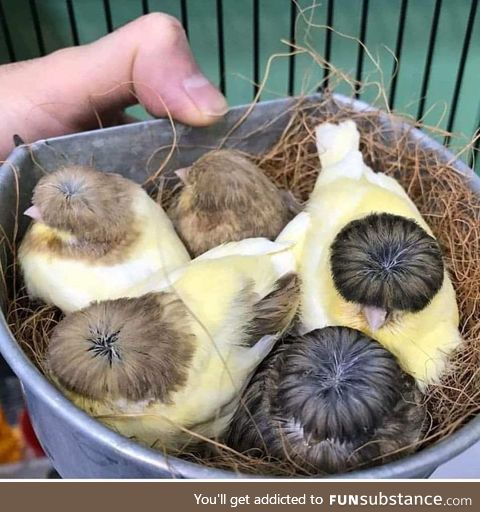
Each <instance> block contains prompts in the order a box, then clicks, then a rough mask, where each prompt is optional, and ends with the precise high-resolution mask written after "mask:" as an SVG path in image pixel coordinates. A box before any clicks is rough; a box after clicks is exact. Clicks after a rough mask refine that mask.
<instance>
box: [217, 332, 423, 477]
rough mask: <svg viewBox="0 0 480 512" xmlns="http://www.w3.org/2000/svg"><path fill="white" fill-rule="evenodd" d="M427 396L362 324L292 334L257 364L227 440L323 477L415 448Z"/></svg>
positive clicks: (251, 452) (246, 450) (247, 451)
mask: <svg viewBox="0 0 480 512" xmlns="http://www.w3.org/2000/svg"><path fill="white" fill-rule="evenodd" d="M425 419H426V411H425V408H424V406H423V403H422V394H421V393H420V391H419V390H418V389H417V387H416V384H415V380H414V379H413V378H412V377H411V376H409V375H407V374H406V373H405V372H403V371H402V369H401V368H400V366H399V364H398V362H397V361H396V359H395V357H393V355H392V354H391V353H390V352H388V351H387V350H386V349H385V348H384V347H382V345H380V344H379V343H378V342H376V341H375V340H373V339H372V338H370V337H368V336H366V335H365V334H363V333H361V332H360V331H357V330H355V329H350V328H348V327H325V328H324V329H317V330H314V331H311V332H309V333H307V334H304V335H303V336H301V335H296V334H292V335H290V336H287V337H285V339H284V340H282V343H280V344H279V345H278V346H277V347H276V348H275V349H274V351H273V352H272V353H271V354H270V355H269V356H268V358H267V359H266V360H265V361H264V362H263V363H262V365H261V366H260V367H259V368H258V370H257V371H256V373H255V375H254V376H253V378H252V380H251V382H250V384H249V385H248V387H247V388H246V390H245V392H244V394H243V397H242V402H241V405H240V407H239V408H238V410H237V412H236V414H235V416H234V417H233V419H232V422H231V424H230V429H229V431H228V434H227V435H226V438H225V442H226V444H227V445H228V446H229V447H231V448H233V449H235V450H237V451H239V452H240V453H243V454H245V455H247V456H248V455H249V456H251V457H261V458H263V459H265V458H266V459H267V460H270V461H271V462H278V461H288V462H290V463H291V464H293V465H294V467H295V469H296V471H297V472H299V471H300V472H301V473H302V472H303V473H304V474H309V475H322V474H332V473H341V472H346V471H350V470H353V469H358V468H365V467H368V466H372V465H377V464H378V465H379V464H384V463H386V462H388V461H391V460H394V459H396V458H399V457H402V456H404V455H407V454H409V453H412V452H413V451H415V449H416V448H417V447H418V444H419V441H420V440H421V439H422V435H423V432H424V427H425V425H426V422H425Z"/></svg>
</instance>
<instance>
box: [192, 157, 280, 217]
mask: <svg viewBox="0 0 480 512" xmlns="http://www.w3.org/2000/svg"><path fill="white" fill-rule="evenodd" d="M184 174H185V178H184V182H185V189H184V193H185V194H186V195H187V196H188V197H189V198H190V200H191V201H192V203H193V206H194V207H195V208H198V209H201V210H205V211H217V210H223V209H227V208H228V209H235V210H237V211H245V212H247V211H250V208H251V207H252V206H253V205H255V204H264V203H265V202H271V201H274V202H278V203H279V208H280V205H281V201H282V199H281V196H280V193H279V191H278V189H277V188H276V187H275V185H274V184H273V183H272V182H271V181H270V180H269V179H268V178H267V177H266V176H265V175H264V174H263V172H262V171H261V170H260V169H259V168H258V167H257V166H256V165H255V164H254V163H253V162H251V161H250V160H249V159H248V158H246V157H245V156H244V155H242V154H241V153H240V152H238V151H233V150H218V151H209V152H208V153H206V154H205V155H203V156H202V157H200V158H199V159H198V160H197V161H196V162H195V163H194V164H193V165H192V166H191V167H189V168H187V169H186V170H185V173H184Z"/></svg>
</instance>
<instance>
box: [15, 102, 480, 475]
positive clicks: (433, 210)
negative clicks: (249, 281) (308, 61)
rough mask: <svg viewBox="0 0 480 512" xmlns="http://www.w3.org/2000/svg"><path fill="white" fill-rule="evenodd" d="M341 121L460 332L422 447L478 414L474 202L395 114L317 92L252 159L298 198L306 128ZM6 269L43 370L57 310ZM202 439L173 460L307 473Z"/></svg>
mask: <svg viewBox="0 0 480 512" xmlns="http://www.w3.org/2000/svg"><path fill="white" fill-rule="evenodd" d="M344 119H353V120H354V121H355V122H356V123H357V125H358V127H359V130H360V132H361V150H362V153H363V156H364V159H365V161H366V163H367V165H369V166H370V167H372V168H373V169H374V170H376V171H382V172H384V173H386V174H388V175H389V176H392V177H394V178H396V179H397V180H398V181H399V182H400V183H401V185H402V186H403V187H404V188H405V190H406V191H407V192H408V194H409V196H410V197H411V199H412V200H413V201H414V202H415V204H416V205H417V207H418V209H419V210H420V212H421V214H422V215H423V217H424V218H425V220H426V221H427V223H428V224H429V225H430V226H431V228H432V230H433V232H434V234H435V236H436V237H437V239H438V241H439V243H440V245H441V247H442V249H443V254H444V258H445V263H446V266H447V268H448V271H449V273H450V276H451V278H452V281H453V285H454V287H455V290H456V294H457V301H458V305H459V310H460V315H461V321H460V331H461V334H462V336H463V338H464V340H465V343H464V344H463V345H462V346H461V349H460V350H459V351H457V352H456V353H455V354H454V355H453V356H452V360H451V367H450V370H449V372H448V374H446V375H445V377H444V379H443V381H442V383H441V384H440V385H437V386H434V387H430V388H429V389H428V390H427V393H426V395H425V405H426V408H427V411H428V419H429V422H428V423H429V424H428V426H427V429H426V431H425V435H424V438H423V440H422V441H421V442H420V443H419V444H418V446H417V447H415V448H416V449H418V450H421V449H422V448H424V447H425V446H427V445H429V444H431V443H434V442H437V441H439V440H441V439H443V438H445V437H446V436H448V435H450V434H451V433H452V432H454V431H455V430H457V429H458V428H460V427H461V426H462V425H463V424H465V423H466V422H468V421H469V419H471V418H473V417H474V416H475V415H476V414H478V413H479V412H480V386H479V382H480V380H479V379H480V364H479V363H480V262H479V258H480V222H479V221H480V218H479V216H480V198H479V197H477V196H476V195H475V194H474V193H473V192H472V191H471V189H470V188H469V185H468V179H467V178H466V177H465V176H463V175H461V174H460V173H459V172H458V170H456V169H455V167H454V166H453V164H451V163H448V162H446V161H445V159H444V158H442V156H440V155H438V154H437V153H436V152H435V151H434V150H429V149H425V148H424V147H421V145H420V143H419V142H418V139H416V138H414V137H412V136H411V134H410V133H409V132H410V129H409V128H407V127H406V126H405V124H403V123H398V120H399V119H398V117H395V116H393V115H391V114H386V113H381V112H379V111H375V110H370V109H365V110H363V111H360V112H359V111H357V110H354V109H353V108H352V107H349V106H346V105H345V104H344V103H343V102H342V103H338V102H337V101H336V100H335V98H334V97H333V96H331V95H329V94H324V95H323V96H322V99H321V100H319V101H318V103H316V104H315V106H314V108H312V104H311V103H309V102H306V101H303V100H299V101H298V102H297V103H296V104H295V105H294V107H292V109H291V118H290V122H289V123H288V125H287V127H286V128H285V130H284V132H283V134H282V136H281V137H280V139H279V140H278V142H277V143H276V144H275V145H274V146H273V147H272V148H271V149H270V150H269V151H268V152H267V153H265V154H263V155H260V156H255V157H253V156H252V159H254V160H255V162H256V163H257V164H258V165H259V166H260V168H261V169H262V170H263V171H264V172H265V174H266V175H267V176H268V177H269V178H270V179H271V180H272V181H273V182H274V183H276V185H277V186H278V187H279V188H281V189H284V190H289V191H291V192H292V193H293V195H294V196H295V197H296V198H297V199H298V200H299V201H300V202H302V203H303V202H305V201H306V200H307V199H308V197H309V194H310V192H311V191H312V189H313V186H314V184H315V180H316V177H317V174H318V172H319V159H318V154H317V151H316V147H315V138H314V127H315V126H316V125H317V124H319V123H321V122H324V121H330V122H334V123H336V122H339V121H342V120H344ZM395 127H396V128H395ZM223 142H224V141H223ZM221 143H222V141H219V145H220V144H221ZM179 149H180V150H181V148H179ZM155 181H156V183H155V184H156V185H157V188H158V189H160V190H162V195H161V197H162V203H163V206H164V207H168V205H169V204H170V202H171V201H172V199H174V197H175V193H176V191H175V188H173V189H172V188H166V187H164V186H162V176H161V174H160V176H155ZM150 182H151V181H150ZM12 274H13V286H11V287H10V292H11V294H10V301H9V305H8V308H7V315H6V316H7V321H8V324H9V326H10V328H11V330H12V332H13V334H14V336H15V337H16V339H17V340H18V342H19V343H20V344H21V345H22V347H23V348H24V350H25V351H26V353H27V354H28V355H29V356H30V357H31V358H32V360H33V361H34V363H35V364H36V365H37V367H39V368H40V370H42V371H43V370H44V354H45V348H46V347H47V345H48V339H49V334H50V332H51V331H52V329H53V328H54V326H55V325H56V323H57V322H58V320H59V319H60V318H61V315H60V312H59V311H58V310H56V309H55V308H53V307H49V306H45V305H42V304H39V303H37V302H32V301H30V300H29V299H28V297H27V296H26V293H25V290H24V289H23V288H22V283H21V275H20V272H19V270H18V269H17V268H16V267H15V263H14V268H13V272H12ZM44 373H45V372H44ZM47 377H48V375H47ZM240 406H242V405H240ZM210 444H211V445H213V447H214V449H213V450H208V452H209V455H208V456H206V455H205V454H204V455H203V456H200V455H199V454H191V453H188V454H187V453H186V454H183V455H182V457H185V458H188V459H189V460H194V461H195V462H199V463H202V464H205V465H208V466H213V467H218V468H222V469H229V470H233V471H236V472H242V473H250V474H257V475H259V474H260V475H279V476H295V475H302V476H305V474H308V472H306V471H305V469H302V468H299V467H298V466H296V465H295V464H293V463H289V462H288V461H287V462H285V461H283V462H281V461H272V460H271V459H270V460H261V459H257V458H253V457H249V456H247V455H244V454H238V453H236V452H234V451H233V450H232V449H230V448H228V447H225V446H222V445H221V444H220V443H217V442H215V441H211V442H210ZM399 455H401V454H399Z"/></svg>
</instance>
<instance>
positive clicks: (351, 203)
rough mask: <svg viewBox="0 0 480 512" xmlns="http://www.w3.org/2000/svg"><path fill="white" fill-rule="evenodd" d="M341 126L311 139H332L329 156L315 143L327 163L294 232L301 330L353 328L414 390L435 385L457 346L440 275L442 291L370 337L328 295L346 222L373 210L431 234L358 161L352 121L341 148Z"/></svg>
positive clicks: (399, 195) (344, 305)
mask: <svg viewBox="0 0 480 512" xmlns="http://www.w3.org/2000/svg"><path fill="white" fill-rule="evenodd" d="M342 125H343V123H341V124H340V125H338V127H335V130H333V131H332V130H331V129H330V128H328V129H327V132H328V133H327V132H322V131H321V129H320V128H318V129H317V136H318V135H319V134H320V135H321V136H323V135H328V136H329V137H330V136H331V135H332V134H334V135H335V137H336V139H335V140H334V144H333V143H332V144H333V145H332V146H331V148H332V149H330V150H329V141H328V140H323V141H322V143H319V144H318V146H319V148H322V150H323V151H324V152H325V154H326V155H327V157H326V158H325V157H324V158H322V155H321V159H322V163H325V162H326V163H327V164H328V165H327V166H326V167H324V168H323V169H322V171H321V173H320V175H319V178H318V180H317V183H316V186H315V189H314V192H313V193H312V195H311V198H310V200H309V203H308V206H307V215H308V216H309V221H308V222H307V223H304V227H305V229H304V231H303V232H302V230H298V232H297V242H298V243H299V244H300V246H301V247H303V250H302V251H300V253H298V251H297V260H298V266H299V273H300V276H301V278H302V282H303V288H302V305H301V323H302V331H303V332H307V331H310V330H312V329H316V328H321V327H325V326H328V325H339V326H348V327H352V328H356V329H359V330H361V331H363V332H365V333H367V334H369V335H370V336H372V337H373V338H375V339H377V340H378V341H379V342H380V343H382V344H383V345H384V346H385V347H386V348H388V349H389V350H390V351H391V352H392V353H393V354H395V355H396V356H397V357H398V359H399V361H400V364H401V365H402V366H403V368H404V370H405V371H406V372H408V373H410V374H411V375H413V376H414V377H415V378H416V379H417V381H418V382H419V384H420V385H421V386H424V385H426V384H431V383H436V382H438V380H439V379H440V377H441V376H442V374H443V373H444V372H445V370H446V364H447V359H448V355H449V354H450V353H451V352H452V350H453V349H454V348H455V347H456V346H458V345H459V344H460V343H461V337H460V334H459V332H458V322H459V316H458V306H457V303H456V298H455V291H454V289H453V286H452V283H451V281H450V278H449V276H448V274H447V273H445V280H444V284H443V287H442V288H441V290H440V291H439V292H438V294H437V295H436V296H435V297H434V299H433V300H432V302H431V303H430V304H429V305H428V306H427V307H426V308H424V309H423V310H422V311H420V312H418V313H407V314H404V315H402V316H401V317H400V318H399V319H398V321H395V319H394V320H393V321H390V322H387V324H385V326H384V327H382V328H381V329H379V330H378V331H376V332H370V331H369V329H368V326H367V324H366V323H365V320H364V317H363V315H362V314H361V311H360V307H359V306H358V305H356V304H353V303H348V302H346V301H345V299H343V298H342V297H341V296H340V295H339V293H338V292H337V290H336V289H335V286H334V283H333V279H332V275H331V271H330V246H331V244H332V242H333V241H334V239H335V237H336V235H337V234H338V232H339V231H340V230H341V229H342V228H343V227H344V226H345V225H346V224H348V223H349V222H350V221H352V220H355V219H358V218H362V217H365V216H366V215H368V214H370V213H374V212H388V213H391V214H396V215H401V216H403V217H407V218H410V219H414V220H415V221H416V222H417V223H418V224H420V225H421V226H422V227H423V228H424V229H425V230H426V231H427V232H428V233H429V234H430V235H432V236H433V234H432V231H431V229H430V228H429V226H428V225H427V223H426V222H425V220H424V219H423V218H422V216H421V214H420V212H419V211H418V210H417V208H416V207H415V205H414V204H413V202H412V201H411V199H410V198H409V197H408V195H407V194H406V192H405V191H404V190H403V188H402V187H401V186H400V184H399V183H398V182H396V181H395V180H394V179H393V178H390V177H388V176H386V175H384V174H382V173H374V172H373V171H372V170H371V169H370V168H369V167H367V166H366V165H365V164H364V163H363V158H362V157H361V153H360V152H359V151H358V138H355V137H352V133H351V125H352V122H351V121H350V122H347V123H345V125H347V126H346V132H347V133H346V139H345V141H346V142H345V143H346V144H347V146H345V145H343V144H341V140H340V138H341V135H342ZM337 128H338V130H337ZM348 144H351V146H348ZM294 221H295V219H294V220H293V221H292V223H293V222H294ZM291 231H292V229H291V227H288V226H287V228H286V229H285V230H284V233H282V234H280V236H279V239H280V240H285V239H289V240H291V241H293V239H294V238H295V237H294V236H292V233H291ZM286 233H288V235H289V236H286Z"/></svg>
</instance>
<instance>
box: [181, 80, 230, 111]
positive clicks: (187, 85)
mask: <svg viewBox="0 0 480 512" xmlns="http://www.w3.org/2000/svg"><path fill="white" fill-rule="evenodd" d="M182 85H183V88H184V89H185V92H186V93H187V94H188V96H189V97H190V99H191V100H192V101H193V103H195V105H196V107H197V108H198V110H200V111H201V112H202V114H205V115H207V116H212V117H218V116H223V115H225V114H226V113H227V111H228V103H227V100H226V99H225V96H223V94H222V93H221V92H220V91H219V90H218V89H217V88H216V87H214V86H213V85H212V84H211V83H210V82H209V81H208V80H207V79H206V78H205V77H204V76H203V75H193V76H191V77H189V78H186V79H185V80H184V81H183V83H182Z"/></svg>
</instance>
